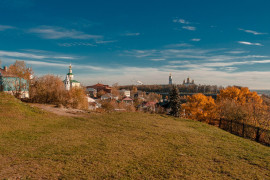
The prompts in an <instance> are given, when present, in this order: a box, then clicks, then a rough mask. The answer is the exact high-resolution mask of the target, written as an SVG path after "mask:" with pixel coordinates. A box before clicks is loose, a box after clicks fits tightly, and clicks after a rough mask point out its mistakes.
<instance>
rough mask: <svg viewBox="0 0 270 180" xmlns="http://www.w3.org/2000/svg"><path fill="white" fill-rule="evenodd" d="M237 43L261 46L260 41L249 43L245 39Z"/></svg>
mask: <svg viewBox="0 0 270 180" xmlns="http://www.w3.org/2000/svg"><path fill="white" fill-rule="evenodd" d="M238 43H239V44H244V45H249V46H263V45H262V44H261V43H251V42H247V41H238Z"/></svg>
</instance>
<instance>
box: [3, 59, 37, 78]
mask: <svg viewBox="0 0 270 180" xmlns="http://www.w3.org/2000/svg"><path fill="white" fill-rule="evenodd" d="M8 73H10V74H12V75H15V76H16V77H19V78H23V79H25V80H27V81H28V80H30V79H31V75H32V74H33V71H32V69H31V68H29V67H27V66H26V64H25V62H24V61H16V62H15V63H14V64H12V65H10V66H9V68H8Z"/></svg>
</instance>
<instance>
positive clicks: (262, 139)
mask: <svg viewBox="0 0 270 180" xmlns="http://www.w3.org/2000/svg"><path fill="white" fill-rule="evenodd" d="M214 124H215V125H218V126H219V128H221V129H224V130H225V131H228V132H230V133H232V134H235V135H238V136H241V137H244V138H248V139H252V140H255V141H257V142H259V143H262V144H265V145H267V146H270V130H266V129H263V128H260V127H255V126H252V125H249V124H245V123H241V122H237V121H230V120H226V119H220V120H218V121H215V122H214Z"/></svg>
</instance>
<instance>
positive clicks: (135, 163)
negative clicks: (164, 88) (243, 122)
mask: <svg viewBox="0 0 270 180" xmlns="http://www.w3.org/2000/svg"><path fill="white" fill-rule="evenodd" d="M269 172H270V149H269V147H266V146H263V145H261V144H258V143H256V142H253V141H250V140H248V139H244V138H241V137H237V136H234V135H232V134H230V133H228V132H225V131H223V130H221V129H218V128H216V127H213V126H209V125H207V124H203V123H200V122H196V121H192V120H185V119H177V118H173V117H168V116H165V115H152V114H143V113H113V114H96V115H91V114H90V115H89V117H85V118H74V117H73V118H68V117H61V116H56V115H54V114H51V113H47V112H43V111H42V110H40V109H37V108H32V107H30V106H29V105H27V104H24V103H21V102H20V101H18V100H15V99H14V98H12V97H10V96H7V95H3V94H0V179H15V178H22V179H42V178H43V179H270V173H269Z"/></svg>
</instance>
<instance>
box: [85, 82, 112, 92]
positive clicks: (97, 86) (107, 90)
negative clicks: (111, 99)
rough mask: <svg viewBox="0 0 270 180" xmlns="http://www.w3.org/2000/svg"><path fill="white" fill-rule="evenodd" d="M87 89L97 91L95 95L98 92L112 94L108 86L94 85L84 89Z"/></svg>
mask: <svg viewBox="0 0 270 180" xmlns="http://www.w3.org/2000/svg"><path fill="white" fill-rule="evenodd" d="M86 88H87V89H90V88H92V89H95V90H96V91H97V93H98V92H99V91H104V92H105V93H112V88H111V87H110V86H109V85H104V84H100V83H98V84H95V85H92V86H87V87H86Z"/></svg>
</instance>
